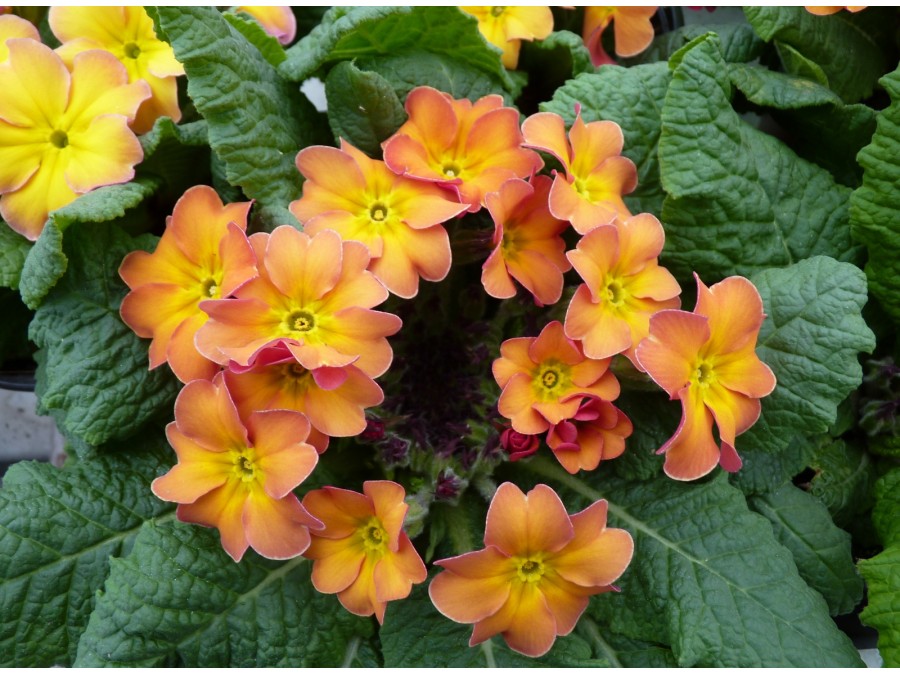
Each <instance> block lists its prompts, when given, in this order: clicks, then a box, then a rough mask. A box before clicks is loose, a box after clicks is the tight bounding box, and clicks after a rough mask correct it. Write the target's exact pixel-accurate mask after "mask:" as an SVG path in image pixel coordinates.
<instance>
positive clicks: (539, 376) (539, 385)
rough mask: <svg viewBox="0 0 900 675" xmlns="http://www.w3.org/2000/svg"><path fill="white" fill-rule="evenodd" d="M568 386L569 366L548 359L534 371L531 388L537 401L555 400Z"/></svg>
mask: <svg viewBox="0 0 900 675" xmlns="http://www.w3.org/2000/svg"><path fill="white" fill-rule="evenodd" d="M568 387H569V366H567V365H565V364H563V363H558V362H556V361H548V362H546V363H543V364H541V366H540V367H539V368H538V369H537V371H536V372H535V373H534V379H533V380H532V388H533V389H534V393H535V395H536V397H537V399H538V400H539V401H551V400H556V399H558V398H559V397H560V396H562V395H563V394H564V393H565V390H566V389H568Z"/></svg>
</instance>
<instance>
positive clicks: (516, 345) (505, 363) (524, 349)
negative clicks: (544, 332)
mask: <svg viewBox="0 0 900 675" xmlns="http://www.w3.org/2000/svg"><path fill="white" fill-rule="evenodd" d="M534 340H535V339H534V338H510V339H509V340H504V341H503V343H502V344H501V345H500V358H499V359H496V360H495V361H494V363H493V365H492V366H491V371H492V372H493V374H494V378H495V379H496V380H497V384H499V385H500V386H501V387H505V386H506V383H507V382H509V380H510V379H511V378H512V376H513V375H515V374H517V373H525V374H528V373H531V371H532V370H533V369H534V366H535V363H534V361H532V360H531V356H529V347H531V343H532V342H534Z"/></svg>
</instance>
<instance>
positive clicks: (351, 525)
mask: <svg viewBox="0 0 900 675" xmlns="http://www.w3.org/2000/svg"><path fill="white" fill-rule="evenodd" d="M303 506H304V508H305V509H306V510H307V511H309V512H310V513H311V514H312V515H313V516H314V517H315V518H318V519H319V520H321V521H322V522H323V523H324V524H325V529H324V530H322V531H320V532H316V538H317V539H319V538H322V537H324V538H326V539H343V538H345V537H349V536H350V535H352V534H353V533H354V532H356V530H357V529H358V528H359V527H360V526H361V525H363V524H364V523H365V522H366V521H367V520H368V519H369V518H371V517H372V515H373V508H374V507H373V506H372V501H371V500H370V499H369V498H368V497H366V496H365V495H361V494H360V493H358V492H353V491H352V490H344V489H342V488H336V487H331V486H326V487H324V488H322V489H320V490H313V491H311V492H308V493H307V494H306V496H305V497H304V498H303ZM311 556H312V554H311V555H310V556H308V557H311ZM314 559H315V558H314Z"/></svg>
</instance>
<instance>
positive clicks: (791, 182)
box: [659, 34, 859, 281]
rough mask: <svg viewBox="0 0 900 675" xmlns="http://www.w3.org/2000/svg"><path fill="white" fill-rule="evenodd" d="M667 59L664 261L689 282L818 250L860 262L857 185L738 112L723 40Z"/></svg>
mask: <svg viewBox="0 0 900 675" xmlns="http://www.w3.org/2000/svg"><path fill="white" fill-rule="evenodd" d="M670 66H671V67H674V72H673V74H672V83H671V85H670V86H669V90H668V93H667V94H666V98H665V105H664V107H663V110H662V132H661V134H660V140H659V166H660V174H661V180H662V185H663V188H664V190H665V191H666V192H667V193H668V195H669V196H668V197H667V198H666V200H665V202H664V204H663V210H662V220H663V223H664V225H665V226H666V247H665V249H664V251H663V257H662V258H661V262H662V263H663V264H665V265H666V266H667V267H669V269H670V270H671V271H672V272H673V273H674V274H675V275H676V276H677V277H679V278H680V279H683V280H685V281H687V280H689V279H690V276H691V274H692V272H693V271H694V270H700V271H702V273H703V274H704V278H705V279H707V280H708V281H714V280H716V279H717V278H722V277H725V276H729V275H732V274H743V275H749V274H752V273H754V272H756V271H759V270H761V269H765V268H768V267H773V266H783V265H789V264H791V263H793V262H796V261H798V260H802V259H804V258H809V257H812V256H815V255H828V256H830V257H832V258H836V259H838V260H847V261H851V262H853V261H856V260H857V258H858V255H859V250H858V247H855V246H854V245H853V244H852V242H851V240H850V233H849V228H848V227H847V221H848V201H849V197H850V190H849V189H848V188H846V187H844V186H842V185H839V184H837V183H836V182H835V180H834V178H833V177H832V176H831V174H830V173H829V172H828V171H826V170H824V169H822V168H820V167H818V166H816V165H815V164H812V163H810V162H808V161H806V160H804V159H801V158H800V157H798V156H797V155H796V154H795V153H794V152H793V151H792V150H790V149H789V148H788V147H787V146H785V145H784V144H783V143H782V142H781V141H779V140H777V139H775V138H773V137H772V136H769V135H767V134H765V133H763V132H761V131H759V130H757V129H755V128H753V127H751V126H750V125H748V124H747V123H746V122H744V121H743V120H742V119H741V118H740V116H739V115H738V113H737V112H735V111H734V110H733V109H732V107H731V103H730V99H731V96H732V85H731V80H730V78H729V76H728V68H727V66H726V64H725V61H724V59H723V57H722V54H721V51H720V41H719V38H718V37H717V36H716V35H713V34H709V35H706V36H704V37H701V38H698V39H697V40H696V41H695V42H694V43H693V44H692V45H689V46H688V47H687V48H685V51H683V52H680V53H679V54H676V55H675V57H674V58H673V59H672V63H670Z"/></svg>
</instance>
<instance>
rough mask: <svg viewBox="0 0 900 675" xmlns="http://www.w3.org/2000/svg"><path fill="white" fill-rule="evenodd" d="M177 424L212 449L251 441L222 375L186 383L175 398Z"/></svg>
mask: <svg viewBox="0 0 900 675" xmlns="http://www.w3.org/2000/svg"><path fill="white" fill-rule="evenodd" d="M175 424H176V425H177V426H178V431H180V432H181V433H183V434H184V435H185V436H188V437H189V438H191V439H192V440H193V441H194V442H195V443H197V444H199V445H201V446H203V447H204V448H207V449H208V450H211V451H213V452H224V451H226V450H232V449H237V450H241V449H243V448H246V447H247V446H248V445H249V439H248V438H247V430H246V429H245V428H244V425H243V424H242V423H241V420H240V418H239V417H238V413H237V409H236V408H235V406H234V402H233V401H232V400H231V396H230V395H229V393H228V389H226V388H225V384H224V381H223V379H222V378H221V377H217V378H216V380H215V381H213V382H208V381H206V380H195V381H193V382H188V383H187V384H186V385H185V386H184V389H182V390H181V392H180V393H179V394H178V398H176V399H175Z"/></svg>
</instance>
